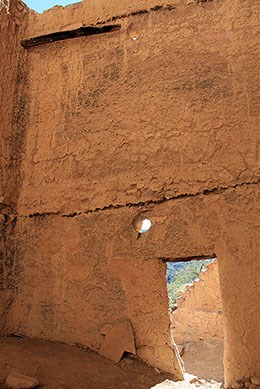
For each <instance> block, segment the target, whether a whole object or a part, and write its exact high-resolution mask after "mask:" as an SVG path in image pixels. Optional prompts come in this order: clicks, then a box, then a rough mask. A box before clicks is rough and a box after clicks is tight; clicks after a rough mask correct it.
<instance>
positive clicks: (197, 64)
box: [0, 0, 260, 384]
mask: <svg viewBox="0 0 260 389" xmlns="http://www.w3.org/2000/svg"><path fill="white" fill-rule="evenodd" d="M95 3H96V2H95ZM105 3H106V4H107V5H109V6H111V12H112V13H113V14H114V15H115V16H118V15H120V14H121V12H122V11H124V10H122V6H123V7H124V8H125V10H126V13H127V12H128V11H136V10H138V7H137V4H138V3H137V2H136V1H135V2H133V3H131V2H127V1H126V0H124V1H122V2H121V1H118V0H115V1H112V2H105V1H103V0H102V1H100V3H97V4H99V5H100V6H99V7H96V8H95V7H94V8H95V12H96V15H99V14H100V15H101V17H102V18H104V17H105V16H106V15H107V17H109V16H111V12H110V11H109V12H107V11H106V10H107V9H108V8H106V7H105ZM145 3H147V2H145V1H142V2H140V7H143V6H144V4H145ZM149 3H150V2H149ZM151 3H152V4H151V5H154V2H151ZM197 3H198V2H193V4H192V5H190V6H188V5H187V3H186V1H185V2H184V1H179V2H176V9H169V8H168V9H163V10H161V9H160V10H159V9H157V11H153V12H151V13H150V12H149V13H143V14H135V15H131V16H129V17H122V18H118V19H117V20H118V22H120V24H121V25H122V29H121V31H120V32H118V33H117V32H115V33H111V34H108V35H105V36H102V37H101V36H91V37H87V38H84V39H83V38H82V39H81V38H77V39H74V40H69V41H62V42H58V43H51V44H48V45H44V46H41V47H40V46H39V47H36V48H35V49H32V50H29V51H25V50H23V51H21V47H20V45H19V41H18V40H17V41H16V38H15V39H12V38H11V39H10V36H11V35H10V33H11V31H9V30H11V27H12V31H16V32H17V34H13V36H15V37H19V36H21V35H23V34H21V31H20V27H19V23H21V25H22V26H24V25H25V24H26V21H25V20H24V21H23V19H22V18H20V22H19V21H18V22H17V21H16V16H17V14H16V13H12V14H11V17H10V18H11V23H9V20H8V19H7V18H6V16H4V17H3V16H2V14H1V23H0V31H1V38H2V37H3V42H4V43H3V44H2V42H1V56H0V58H1V65H3V67H4V69H5V71H4V72H2V73H1V81H0V85H1V95H2V97H1V98H2V100H1V101H2V102H3V96H4V93H3V90H5V88H6V91H7V92H8V98H7V103H6V105H7V107H6V109H5V110H4V113H3V115H2V116H3V120H2V119H1V120H2V122H1V123H3V126H2V127H1V135H2V134H3V138H2V139H1V150H3V153H2V155H3V157H2V158H1V169H2V170H3V172H4V174H3V178H4V180H3V183H2V186H1V188H2V189H1V191H3V192H5V193H4V195H2V194H1V196H4V197H5V196H6V198H7V200H8V204H7V205H8V206H7V207H6V206H5V205H4V209H6V210H7V211H8V212H6V213H9V214H10V213H11V211H10V209H11V208H12V212H13V213H12V215H11V216H9V218H8V217H5V216H3V220H1V228H2V229H1V231H2V235H1V251H0V255H1V273H0V274H1V291H0V304H1V308H2V309H1V311H0V314H1V330H2V331H3V332H5V333H14V332H20V333H22V334H25V335H27V336H35V337H40V338H44V339H49V340H56V341H62V342H69V343H70V342H72V343H81V344H83V345H84V346H86V347H90V348H92V349H94V350H96V351H98V350H99V349H100V346H101V344H102V340H103V338H102V336H101V335H100V330H101V328H103V326H104V325H106V324H110V323H111V324H112V323H113V322H115V321H116V320H119V319H122V318H128V319H129V320H131V323H132V325H133V329H134V333H135V340H136V347H137V354H138V356H140V357H141V358H143V359H144V360H146V361H148V362H149V363H150V364H151V365H153V366H157V367H160V368H162V369H164V370H166V371H171V372H174V373H175V378H178V377H181V371H180V368H179V366H178V363H177V356H176V354H175V353H174V350H173V345H172V343H171V340H170V329H169V326H170V323H169V317H168V313H167V311H168V301H167V292H166V282H165V265H164V263H163V259H164V258H173V259H174V258H180V257H182V258H185V257H186V256H194V255H197V256H199V255H202V254H205V255H207V254H210V255H212V254H213V253H214V254H216V255H217V257H218V259H219V272H220V287H221V294H222V300H223V312H224V316H225V356H224V361H225V380H226V383H227V384H231V383H233V382H234V381H236V380H239V379H240V378H243V377H252V376H255V375H259V374H260V360H259V349H260V338H259V333H260V331H259V325H260V317H259V315H260V309H259V304H260V299H259V294H260V278H259V274H260V268H259V266H260V262H259V252H260V248H259V235H260V233H259V226H260V222H259V215H260V212H259V211H260V210H259V204H260V202H259V167H260V165H259V155H260V153H259V150H260V148H259V144H260V140H259V137H260V136H259V127H258V114H259V107H258V105H257V102H258V92H257V79H258V75H259V74H260V72H259V64H260V61H259V59H258V53H259V44H258V40H257V34H258V29H259V20H258V15H259V13H258V9H259V8H258V3H259V2H258V0H250V1H249V0H245V1H243V2H242V1H241V2H239V1H237V0H229V1H227V0H219V1H212V2H205V3H204V2H203V4H200V5H198V4H197ZM199 3H201V2H199ZM13 4H18V2H16V1H14V2H13ZM86 4H92V6H93V4H94V2H88V1H86V2H84V3H83V5H84V7H83V8H84V9H85V10H87V8H85V5H86ZM127 4H129V5H127ZM160 4H161V3H160ZM80 7H81V6H77V7H76V8H75V6H73V7H68V9H66V10H63V9H54V10H52V11H49V12H48V13H45V14H44V15H43V16H40V15H38V16H35V14H34V13H31V14H30V22H29V24H28V25H27V27H28V28H27V32H26V34H27V35H28V36H33V35H35V32H37V35H38V34H42V33H46V30H48V29H49V28H51V29H52V28H53V26H55V29H56V28H57V30H62V29H63V28H66V26H67V24H68V23H72V22H73V23H74V22H75V23H76V22H77V23H82V21H84V22H85V21H90V19H85V15H86V13H88V11H86V12H85V11H84V12H81V11H80V9H81V10H82V9H83V8H80ZM148 8H149V7H148ZM78 10H79V11H78ZM63 11H64V12H63ZM103 11H104V12H103ZM124 13H125V12H124ZM64 15H66V16H64ZM90 15H91V18H92V17H93V13H90ZM63 16H64V17H63ZM31 17H32V18H31ZM2 18H3V19H2ZM35 18H36V19H37V20H36V19H35ZM2 20H3V21H4V23H2ZM103 20H104V19H103ZM34 21H35V24H34ZM96 21H97V19H95V18H92V22H94V23H95V22H96ZM34 26H35V28H34ZM18 32H19V33H20V35H19V34H18ZM24 35H25V34H24ZM6 36H7V37H8V38H6ZM134 37H137V39H133V38H134ZM17 39H18V38H17ZM18 47H19V48H18ZM2 51H3V52H2ZM5 54H7V56H5ZM18 54H19V55H21V58H18V56H17V55H18ZM26 61H27V62H26ZM9 64H12V66H11V67H10V66H9ZM20 64H21V65H22V66H20ZM18 65H19V66H18ZM9 68H10V69H9ZM27 73H28V74H27ZM6 75H7V80H8V81H7V82H6V79H5V77H6ZM3 106H4V104H1V108H2V107H3ZM18 135H19V137H18ZM1 193H2V192H1ZM160 202H161V203H160ZM16 204H17V205H18V206H17V207H16ZM11 206H12V207H11ZM118 206H120V208H118ZM142 211H143V212H144V211H146V212H147V213H146V214H147V215H148V216H149V217H150V218H151V220H152V222H153V227H152V228H151V230H150V231H149V232H148V233H147V234H145V235H144V236H141V237H140V239H138V240H137V236H136V232H135V231H134V230H133V227H132V221H133V219H134V218H135V216H136V214H137V213H139V212H142ZM64 214H65V215H64ZM2 319H3V320H2Z"/></svg>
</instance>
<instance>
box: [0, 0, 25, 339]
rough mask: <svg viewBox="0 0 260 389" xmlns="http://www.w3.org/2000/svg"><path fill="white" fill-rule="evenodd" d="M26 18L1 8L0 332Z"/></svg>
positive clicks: (5, 305)
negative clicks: (22, 45)
mask: <svg viewBox="0 0 260 389" xmlns="http://www.w3.org/2000/svg"><path fill="white" fill-rule="evenodd" d="M26 20H27V11H26V8H25V7H24V6H23V5H22V4H21V3H20V2H19V1H11V2H10V10H9V13H7V11H6V9H5V8H2V9H1V11H0V54H1V55H0V69H1V73H0V91H1V93H0V111H1V115H0V119H1V123H0V178H1V179H0V335H2V334H4V333H5V332H6V331H8V330H7V328H6V326H7V323H8V313H9V311H10V308H11V305H12V303H13V301H14V298H15V290H16V277H15V267H16V265H15V242H14V240H15V232H14V228H15V220H13V219H12V216H11V215H12V214H13V213H15V209H16V203H17V197H18V193H19V191H18V187H19V184H20V164H21V153H22V149H23V140H24V132H25V127H24V121H23V119H24V109H25V100H26V94H25V93H24V92H25V91H24V83H25V81H26V68H25V64H26V52H25V51H24V50H23V49H22V48H21V45H20V39H21V37H22V36H23V34H24V30H25V22H26Z"/></svg>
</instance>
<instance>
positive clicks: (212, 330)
mask: <svg viewBox="0 0 260 389" xmlns="http://www.w3.org/2000/svg"><path fill="white" fill-rule="evenodd" d="M176 305H177V309H176V310H175V311H173V312H172V313H171V322H172V327H171V333H172V337H173V338H174V340H175V341H176V343H177V344H184V343H190V342H199V341H200V340H205V341H215V340H222V341H223V338H224V333H223V331H224V323H223V310H222V302H221V295H220V285H219V272H218V263H217V260H215V262H213V263H211V264H209V265H208V266H207V268H206V269H205V271H203V272H202V273H200V276H199V280H197V281H194V283H192V284H191V285H188V286H187V287H186V288H185V291H183V292H181V293H180V297H178V298H177V300H176Z"/></svg>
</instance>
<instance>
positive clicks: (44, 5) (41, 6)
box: [23, 0, 80, 12]
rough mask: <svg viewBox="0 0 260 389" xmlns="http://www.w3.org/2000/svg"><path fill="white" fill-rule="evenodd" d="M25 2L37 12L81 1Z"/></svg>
mask: <svg viewBox="0 0 260 389" xmlns="http://www.w3.org/2000/svg"><path fill="white" fill-rule="evenodd" d="M23 1H24V3H25V4H26V5H27V6H28V7H29V8H31V9H33V10H34V11H37V12H43V11H45V10H47V9H49V8H52V7H54V6H55V5H63V6H65V5H69V4H73V3H79V2H80V0H23Z"/></svg>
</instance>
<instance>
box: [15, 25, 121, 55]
mask: <svg viewBox="0 0 260 389" xmlns="http://www.w3.org/2000/svg"><path fill="white" fill-rule="evenodd" d="M120 29H121V25H119V24H114V25H108V26H102V27H95V26H88V27H80V28H78V29H76V30H70V31H59V32H54V33H52V34H47V35H42V36H37V37H35V38H30V39H25V40H23V41H22V42H21V44H22V46H23V47H24V48H26V49H29V48H30V47H34V46H39V45H43V44H45V43H53V42H58V41H62V40H65V39H73V38H79V37H82V36H89V35H98V34H107V33H109V32H114V31H119V30H120Z"/></svg>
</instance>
